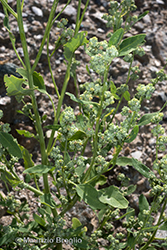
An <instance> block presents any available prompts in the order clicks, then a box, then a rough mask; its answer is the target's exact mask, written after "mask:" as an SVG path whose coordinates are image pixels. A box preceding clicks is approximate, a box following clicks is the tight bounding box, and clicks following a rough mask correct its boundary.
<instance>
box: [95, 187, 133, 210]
mask: <svg viewBox="0 0 167 250" xmlns="http://www.w3.org/2000/svg"><path fill="white" fill-rule="evenodd" d="M99 200H100V201H101V202H102V203H104V204H108V205H110V206H112V207H115V208H120V209H124V208H127V207H128V203H129V202H128V200H127V199H126V198H125V197H124V196H123V195H122V193H121V192H120V191H119V188H118V187H116V186H109V187H107V188H103V189H100V191H99Z"/></svg>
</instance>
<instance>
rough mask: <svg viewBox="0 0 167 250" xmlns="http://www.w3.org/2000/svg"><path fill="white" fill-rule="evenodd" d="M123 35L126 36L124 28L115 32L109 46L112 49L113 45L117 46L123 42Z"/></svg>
mask: <svg viewBox="0 0 167 250" xmlns="http://www.w3.org/2000/svg"><path fill="white" fill-rule="evenodd" d="M123 35H124V30H123V29H122V28H120V29H118V30H117V31H115V32H114V34H113V35H112V36H111V38H110V40H109V42H108V46H109V47H111V46H112V45H115V46H116V45H118V44H119V43H120V41H121V40H122V37H123Z"/></svg>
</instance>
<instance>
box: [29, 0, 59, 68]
mask: <svg viewBox="0 0 167 250" xmlns="http://www.w3.org/2000/svg"><path fill="white" fill-rule="evenodd" d="M58 2H59V0H54V2H53V5H52V9H51V12H50V16H49V20H48V23H47V26H46V30H45V33H44V36H43V39H42V42H41V46H40V48H39V51H38V54H37V56H36V59H35V62H34V65H33V66H32V69H31V73H32V72H34V70H35V68H36V66H37V64H38V62H39V59H40V57H41V54H42V51H43V47H44V45H45V41H46V38H47V37H48V34H49V32H50V28H51V26H52V20H53V17H54V14H55V11H56V8H57V5H58Z"/></svg>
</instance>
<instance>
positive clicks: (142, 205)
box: [139, 194, 149, 213]
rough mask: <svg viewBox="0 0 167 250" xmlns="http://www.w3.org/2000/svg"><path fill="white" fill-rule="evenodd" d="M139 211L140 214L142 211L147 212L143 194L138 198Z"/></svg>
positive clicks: (147, 206) (147, 208) (146, 203)
mask: <svg viewBox="0 0 167 250" xmlns="http://www.w3.org/2000/svg"><path fill="white" fill-rule="evenodd" d="M139 210H140V212H141V213H143V210H149V203H148V201H147V199H146V197H145V196H144V195H143V194H141V195H140V197H139Z"/></svg>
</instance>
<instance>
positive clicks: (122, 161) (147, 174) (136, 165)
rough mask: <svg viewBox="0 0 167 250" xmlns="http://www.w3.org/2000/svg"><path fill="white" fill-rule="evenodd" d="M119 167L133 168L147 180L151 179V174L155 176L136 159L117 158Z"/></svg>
mask: <svg viewBox="0 0 167 250" xmlns="http://www.w3.org/2000/svg"><path fill="white" fill-rule="evenodd" d="M116 163H117V165H119V166H126V165H129V166H133V167H134V168H135V169H136V170H137V171H138V172H139V173H141V174H142V175H143V176H145V177H146V178H149V177H150V174H152V175H154V173H153V172H152V171H151V170H150V169H149V168H148V167H147V166H145V165H144V164H142V163H141V162H140V161H138V160H137V159H134V158H128V157H125V156H122V157H119V158H117V161H116Z"/></svg>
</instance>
